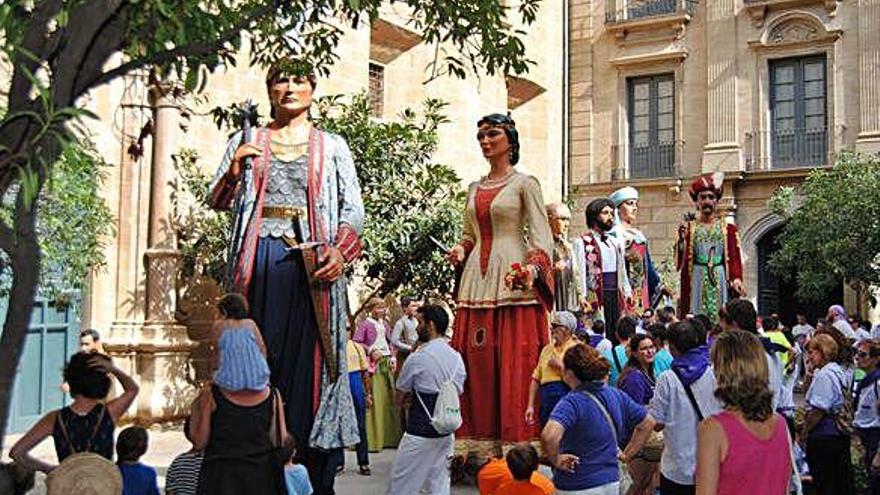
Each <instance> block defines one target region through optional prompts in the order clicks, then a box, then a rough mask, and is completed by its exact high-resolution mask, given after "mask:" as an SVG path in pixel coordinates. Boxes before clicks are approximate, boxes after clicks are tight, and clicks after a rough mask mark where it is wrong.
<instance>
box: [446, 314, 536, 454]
mask: <svg viewBox="0 0 880 495" xmlns="http://www.w3.org/2000/svg"><path fill="white" fill-rule="evenodd" d="M548 341H549V325H548V322H547V312H546V311H545V310H544V307H543V306H541V305H540V304H536V305H530V306H502V307H499V308H493V309H473V308H460V309H459V310H458V311H457V312H456V315H455V333H454V334H453V337H452V346H453V347H454V348H455V349H456V350H457V351H458V352H459V353H460V354H461V357H462V359H464V366H465V369H467V372H468V376H467V380H466V381H465V384H464V394H463V395H462V396H461V416H462V420H463V423H462V426H461V428H460V429H459V430H458V431H457V432H456V434H455V435H456V439H464V440H473V441H476V442H474V443H475V444H480V443H482V441H488V442H487V443H493V444H496V445H497V444H507V443H513V442H522V441H525V440H532V439H534V438H535V437H537V436H538V434H539V433H540V429H539V426H538V425H534V426H530V425H527V424H526V421H525V412H526V407H527V406H528V401H529V385H530V384H531V382H532V372H533V371H534V369H535V366H536V365H537V364H538V356H539V355H540V353H541V349H542V348H543V347H544V346H545V345H546V344H547V342H548Z"/></svg>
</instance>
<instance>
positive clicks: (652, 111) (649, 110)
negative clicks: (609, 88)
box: [627, 74, 675, 178]
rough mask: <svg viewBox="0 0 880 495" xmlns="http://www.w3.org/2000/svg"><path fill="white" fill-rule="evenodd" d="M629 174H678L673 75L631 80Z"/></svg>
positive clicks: (651, 175) (662, 175) (629, 85)
mask: <svg viewBox="0 0 880 495" xmlns="http://www.w3.org/2000/svg"><path fill="white" fill-rule="evenodd" d="M627 86H628V88H627V90H628V93H629V94H628V108H627V114H628V118H629V153H628V155H629V160H628V162H629V176H630V177H632V178H649V177H669V176H672V175H675V79H674V78H673V75H672V74H663V75H657V76H647V77H633V78H630V79H628V80H627Z"/></svg>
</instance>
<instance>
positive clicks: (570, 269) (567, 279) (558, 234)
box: [547, 203, 581, 313]
mask: <svg viewBox="0 0 880 495" xmlns="http://www.w3.org/2000/svg"><path fill="white" fill-rule="evenodd" d="M547 220H549V221H550V232H551V233H552V234H553V282H554V285H555V287H554V288H555V290H556V294H555V296H556V304H555V309H556V311H571V312H572V313H574V312H576V311H578V310H580V305H581V292H580V288H581V286H580V283H579V282H578V281H579V280H580V274H579V273H578V271H577V263H575V262H574V258H573V257H572V245H571V242H569V240H568V228H569V225H571V210H570V209H569V208H568V206H566V205H565V203H550V204H548V205H547Z"/></svg>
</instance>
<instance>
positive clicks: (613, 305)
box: [573, 198, 632, 335]
mask: <svg viewBox="0 0 880 495" xmlns="http://www.w3.org/2000/svg"><path fill="white" fill-rule="evenodd" d="M586 217H587V227H589V228H590V230H588V231H587V233H586V234H584V235H583V237H581V238H579V239H575V241H574V246H573V247H574V249H573V251H574V259H575V263H576V264H577V268H578V272H579V273H582V274H583V278H582V281H581V293H582V294H584V299H583V301H582V304H583V306H584V307H585V308H587V310H588V311H590V310H592V311H593V312H594V314H593V320H602V321H604V322H605V328H606V335H614V330H615V328H616V326H617V320H618V319H619V318H620V316H621V315H623V314H624V313H625V312H626V311H627V307H628V306H629V304H628V303H629V302H630V300H631V298H632V289H631V288H630V285H629V278H628V277H627V276H626V260H625V248H624V246H623V241H621V240H620V239H618V238H616V237H614V236H611V235H609V234H610V232H611V229H612V228H613V227H614V203H612V202H611V200H610V199H608V198H600V199H595V200H593V201H591V202H590V204H588V205H587V210H586Z"/></svg>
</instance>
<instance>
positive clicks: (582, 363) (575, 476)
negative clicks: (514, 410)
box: [541, 344, 654, 494]
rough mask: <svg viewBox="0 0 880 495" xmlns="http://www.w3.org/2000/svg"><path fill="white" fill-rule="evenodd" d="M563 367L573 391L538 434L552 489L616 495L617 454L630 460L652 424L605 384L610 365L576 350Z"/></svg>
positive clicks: (642, 409) (585, 350)
mask: <svg viewBox="0 0 880 495" xmlns="http://www.w3.org/2000/svg"><path fill="white" fill-rule="evenodd" d="M563 365H564V372H563V380H565V383H566V384H567V385H569V386H570V387H571V388H572V391H571V392H569V393H568V394H567V395H565V396H564V397H563V398H562V399H560V400H559V402H558V403H557V404H556V407H554V408H553V412H552V413H551V414H550V420H549V421H548V422H547V425H546V426H545V427H544V431H543V432H542V433H541V445H542V446H543V448H544V453H545V455H546V456H547V458H548V459H550V462H551V463H552V464H553V467H554V469H553V484H554V485H555V486H556V489H557V490H559V491H560V492H561V493H567V492H579V491H580V490H591V489H595V493H601V494H605V493H617V492H618V484H619V480H620V478H619V470H618V464H617V460H618V453H619V452H620V451H621V450H622V451H623V452H622V453H621V454H620V458H621V459H622V460H624V462H628V461H630V460H631V459H632V458H633V457H634V456H635V454H636V453H638V451H639V450H640V449H641V448H642V446H643V445H644V443H645V441H646V440H647V438H648V436H649V435H650V433H651V430H652V429H653V428H654V420H653V418H652V417H651V416H650V415H649V414H648V412H647V410H646V409H645V407H644V406H642V405H639V404H636V403H635V401H633V400H632V399H631V398H630V397H629V396H628V395H626V394H625V393H623V392H621V391H620V390H618V389H616V388H613V387H609V386H607V385H606V383H605V381H606V380H607V379H608V373H609V372H610V371H611V370H610V368H611V365H610V364H609V363H608V361H607V360H606V359H605V358H603V357H602V356H601V355H600V354H599V352H598V351H596V350H595V349H593V348H592V347H589V346H587V345H585V344H577V345H575V346H574V347H572V348H571V349H569V350H568V351H566V353H565V356H564V358H563ZM612 426H613V429H612ZM590 493H594V492H593V491H591V492H590Z"/></svg>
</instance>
